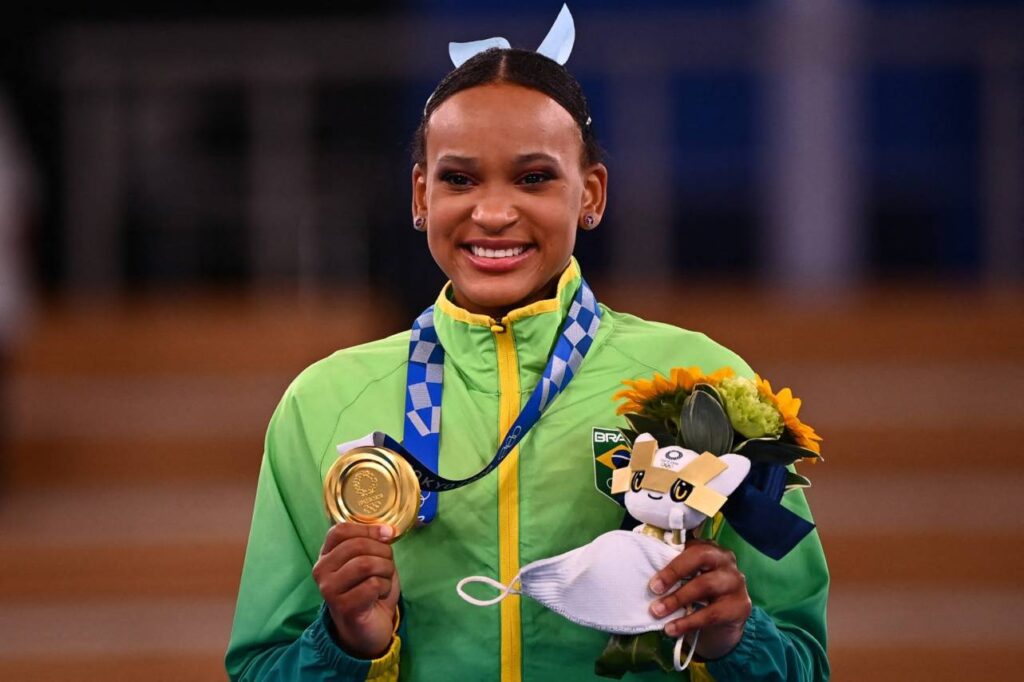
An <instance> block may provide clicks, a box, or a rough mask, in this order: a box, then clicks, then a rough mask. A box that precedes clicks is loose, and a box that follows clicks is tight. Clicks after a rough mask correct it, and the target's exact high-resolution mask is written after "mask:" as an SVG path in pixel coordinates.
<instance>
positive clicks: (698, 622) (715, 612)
mask: <svg viewBox="0 0 1024 682" xmlns="http://www.w3.org/2000/svg"><path fill="white" fill-rule="evenodd" d="M749 616H750V602H749V600H743V599H723V600H719V601H717V602H715V603H714V604H711V605H710V606H708V607H705V608H703V609H699V610H697V611H694V612H693V613H691V614H689V615H687V616H684V617H683V618H677V619H676V620H673V621H670V622H669V623H668V625H666V626H665V634H666V635H668V636H669V637H679V636H680V635H682V634H685V633H689V632H695V631H697V630H703V629H704V628H707V627H711V626H713V625H721V624H723V623H735V624H739V623H742V622H744V621H746V619H747V618H748V617H749Z"/></svg>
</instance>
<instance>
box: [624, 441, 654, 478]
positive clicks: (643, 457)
mask: <svg viewBox="0 0 1024 682" xmlns="http://www.w3.org/2000/svg"><path fill="white" fill-rule="evenodd" d="M657 451H658V441H656V440H654V436H652V435H651V434H649V433H641V434H640V435H639V436H637V437H636V440H635V441H633V452H632V453H631V454H630V456H629V466H630V468H631V469H633V470H636V471H639V470H641V469H647V468H648V467H650V466H651V462H652V461H654V453H655V452H657Z"/></svg>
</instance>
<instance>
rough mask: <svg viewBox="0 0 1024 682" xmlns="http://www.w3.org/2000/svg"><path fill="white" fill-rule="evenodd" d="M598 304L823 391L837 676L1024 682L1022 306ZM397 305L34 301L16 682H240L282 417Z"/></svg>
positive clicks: (14, 613)
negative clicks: (259, 477)
mask: <svg viewBox="0 0 1024 682" xmlns="http://www.w3.org/2000/svg"><path fill="white" fill-rule="evenodd" d="M595 284H597V287H596V288H597V290H598V291H601V290H602V288H601V286H600V283H595ZM603 298H604V300H605V302H607V303H609V304H610V305H612V306H613V307H616V308H619V309H628V310H631V311H635V312H637V313H639V314H641V315H644V316H648V317H654V318H658V319H663V320H665V321H668V322H672V323H675V324H680V325H682V326H685V327H689V328H693V329H700V330H701V331H704V332H706V333H708V334H709V335H710V336H712V337H713V338H716V339H718V340H720V341H722V342H723V343H726V345H729V346H731V347H732V348H734V349H735V350H737V351H738V352H739V353H740V354H741V355H743V356H744V357H745V358H746V359H747V360H748V361H749V362H750V364H751V365H753V366H754V367H755V368H756V369H758V370H759V371H760V372H761V373H762V374H763V375H764V376H766V377H768V378H769V379H771V380H772V382H773V384H775V385H776V386H779V385H789V386H792V387H793V388H794V390H795V392H796V393H797V395H799V396H800V397H802V398H804V399H805V407H804V411H803V412H802V416H803V417H805V419H806V420H807V421H808V422H810V423H811V424H813V425H814V426H815V427H816V428H817V429H818V430H819V432H821V433H822V434H823V435H824V436H825V439H826V440H825V445H824V447H825V450H824V452H825V455H826V459H827V461H826V463H825V464H822V465H816V466H813V467H806V468H805V471H804V472H805V473H806V474H808V475H809V476H810V477H811V478H812V479H813V481H814V488H813V489H812V490H811V491H810V492H809V498H810V500H811V504H812V508H813V510H814V512H815V515H816V519H817V521H818V524H819V529H820V532H821V536H822V539H823V542H824V544H825V548H826V552H827V554H828V557H829V563H830V568H831V571H832V577H833V591H832V598H831V601H830V607H829V628H830V641H829V648H830V653H831V659H832V662H833V668H834V676H833V679H836V680H878V681H882V682H884V681H887V680H954V679H956V680H960V679H981V680H1003V679H1016V678H1018V677H1020V674H1019V672H1018V671H1019V670H1020V669H1021V668H1022V667H1024V619H1022V618H1021V617H1020V614H1021V613H1024V588H1022V587H1021V578H1022V576H1024V515H1022V514H1020V502H1019V500H1020V498H1021V493H1022V492H1024V485H1022V484H1024V453H1022V452H1021V449H1022V446H1021V445H1020V443H1022V442H1024V314H1022V313H1024V292H1005V291H1003V292H995V293H993V292H985V291H979V292H974V293H965V292H962V291H941V290H927V289H913V290H909V289H905V288H904V289H877V290H873V291H871V292H865V293H863V294H859V295H854V296H847V297H844V298H843V299H841V300H835V299H824V300H818V301H793V300H787V299H785V298H781V297H756V296H751V295H750V294H749V293H747V292H744V291H741V290H731V291H730V290H726V291H724V292H723V291H719V292H716V293H711V292H707V291H695V290H693V289H692V288H683V287H655V288H654V289H653V290H650V289H648V290H641V289H639V288H635V289H634V290H630V289H629V288H619V289H618V290H616V291H615V292H614V293H610V294H606V295H605V296H604V297H603ZM657 311H673V312H672V314H668V315H667V314H665V313H664V312H662V313H661V314H660V315H659V313H658V312H657ZM400 317H401V316H400V315H397V314H396V313H395V311H393V310H391V309H390V308H389V307H388V306H387V305H386V304H383V303H382V302H380V301H376V300H371V299H369V298H367V297H359V296H349V297H344V296H331V297H312V298H310V297H306V298H287V297H283V296H218V295H207V296H198V297H179V298H173V299H170V298H147V299H133V300H131V301H102V300H77V301H70V300H65V301H57V302H51V303H50V304H48V305H47V306H45V307H44V308H43V309H42V310H40V311H39V314H38V316H37V319H36V320H35V326H34V328H33V330H32V332H31V334H30V336H29V337H28V339H27V343H26V344H24V345H23V346H22V347H21V348H20V350H19V351H18V353H17V355H16V358H15V364H14V373H13V376H12V378H11V384H10V400H9V401H8V408H9V424H10V429H11V435H12V436H13V438H12V440H11V442H10V443H9V445H8V448H7V452H6V453H5V459H4V464H5V470H4V478H3V488H2V492H0V537H2V538H3V542H2V543H0V680H26V681H34V680H67V679H74V680H85V681H92V680H96V681H99V680H114V679H118V680H120V679H147V680H164V679H166V680H172V679H173V680H196V681H202V680H220V679H223V678H224V674H223V672H222V668H221V660H222V655H223V650H224V647H225V645H226V642H227V637H228V630H229V627H230V621H231V616H232V612H233V608H234V606H233V601H234V595H235V590H236V588H237V583H238V576H239V571H240V567H241V560H242V554H243V550H244V543H245V538H246V533H247V530H248V523H249V514H250V511H251V505H252V498H253V493H254V490H255V480H256V473H257V469H258V466H259V458H260V453H261V446H262V435H263V429H264V428H265V425H266V422H267V419H268V418H269V416H270V413H271V411H272V410H273V408H274V405H275V403H276V401H277V399H278V398H279V396H280V394H281V392H282V391H283V390H284V388H285V387H286V386H287V384H288V382H289V381H290V380H291V378H292V377H294V375H295V374H296V373H297V372H298V371H299V370H300V369H301V368H302V367H304V366H305V365H307V364H309V363H310V362H312V361H313V360H315V359H317V358H319V357H322V356H324V355H326V354H328V353H330V352H331V351H332V350H334V349H335V348H339V347H344V346H347V345H351V344H353V343H357V342H359V341H362V340H365V339H370V338H375V337H379V336H381V335H383V334H386V333H390V332H392V331H396V330H398V329H400V328H402V327H403V326H404V324H403V320H401V319H400Z"/></svg>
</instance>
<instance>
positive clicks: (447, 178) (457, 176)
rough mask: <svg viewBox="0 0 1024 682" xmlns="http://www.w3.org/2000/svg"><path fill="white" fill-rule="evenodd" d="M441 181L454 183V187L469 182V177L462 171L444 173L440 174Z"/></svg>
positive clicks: (462, 185)
mask: <svg viewBox="0 0 1024 682" xmlns="http://www.w3.org/2000/svg"><path fill="white" fill-rule="evenodd" d="M441 182H444V183H447V184H449V185H455V186H456V187H465V186H467V185H469V184H470V179H469V177H468V176H466V175H463V174H462V173H445V174H444V175H442V176H441Z"/></svg>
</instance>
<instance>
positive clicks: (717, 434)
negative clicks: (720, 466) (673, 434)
mask: <svg viewBox="0 0 1024 682" xmlns="http://www.w3.org/2000/svg"><path fill="white" fill-rule="evenodd" d="M733 434H734V432H733V428H732V424H731V423H730V422H729V417H727V416H726V414H725V410H723V409H722V406H721V404H719V402H718V401H717V400H716V399H715V397H714V396H713V395H712V394H710V393H708V392H706V391H694V392H693V393H691V394H690V396H689V397H688V398H687V399H686V402H684V403H683V411H682V414H680V416H679V436H680V440H681V441H682V444H683V446H684V447H686V448H689V449H690V450H694V451H695V452H710V453H711V454H713V455H724V454H725V453H727V452H731V451H732V441H733Z"/></svg>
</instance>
